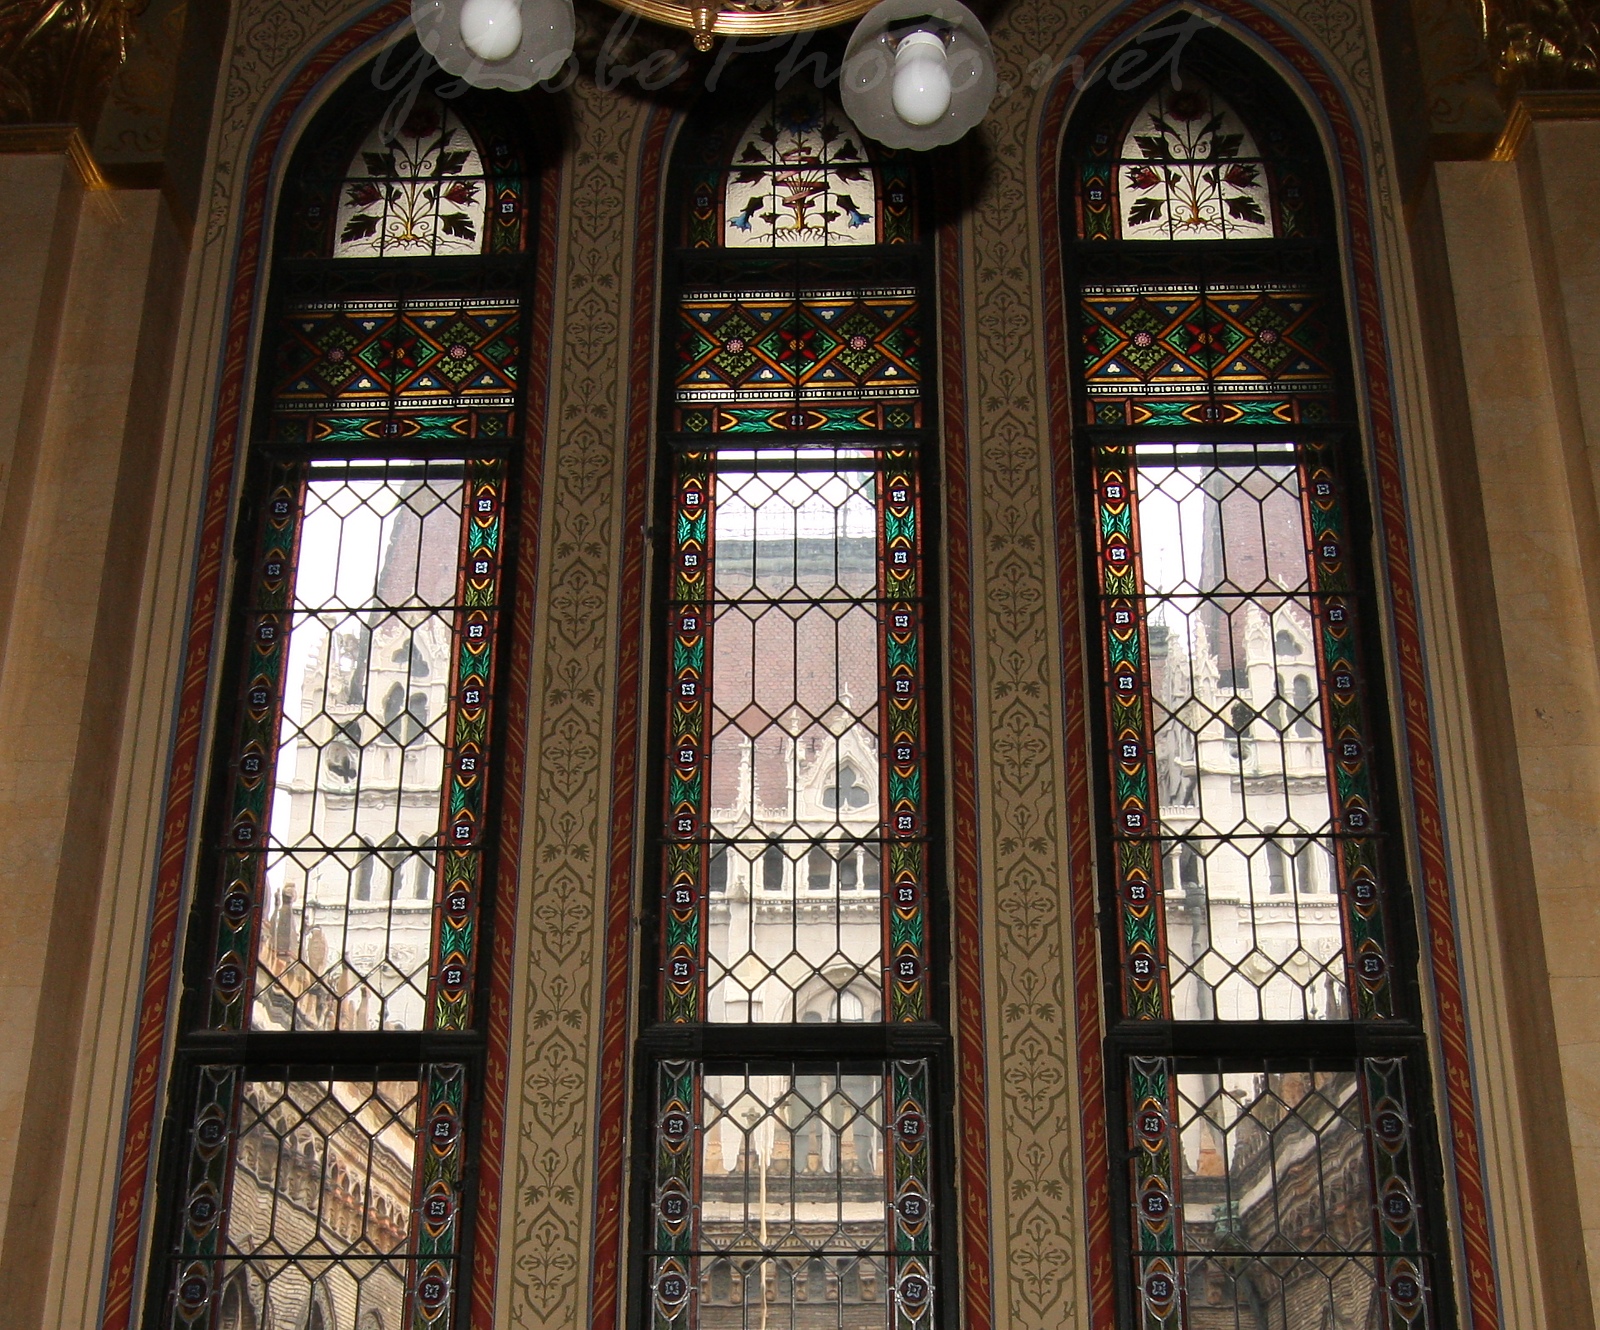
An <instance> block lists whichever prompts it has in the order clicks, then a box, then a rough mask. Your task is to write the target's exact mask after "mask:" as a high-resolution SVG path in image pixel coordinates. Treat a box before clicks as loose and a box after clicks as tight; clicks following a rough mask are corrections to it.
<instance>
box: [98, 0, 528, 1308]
mask: <svg viewBox="0 0 1600 1330" xmlns="http://www.w3.org/2000/svg"><path fill="white" fill-rule="evenodd" d="M410 13H411V5H410V0H394V3H391V4H388V5H385V6H384V7H383V8H381V9H378V10H376V11H374V12H373V13H371V14H368V15H367V16H366V17H364V18H362V19H359V20H357V21H356V22H355V23H353V24H351V25H350V26H349V27H348V28H345V29H344V30H343V31H342V32H340V33H339V34H338V35H337V36H335V37H334V38H332V39H331V40H330V41H329V42H328V43H327V45H325V46H324V47H322V48H321V49H320V50H318V51H317V52H315V53H314V54H313V55H312V56H311V57H310V58H309V59H308V60H307V61H306V63H305V64H304V65H303V66H302V67H301V68H300V70H299V71H298V72H297V73H296V74H295V76H294V77H293V79H291V80H290V82H289V83H288V84H287V86H285V87H284V89H283V90H282V92H280V93H279V95H278V97H277V100H276V101H275V102H274V103H273V105H272V108H271V110H270V111H269V112H268V113H267V116H266V118H265V120H264V121H263V122H262V125H261V128H260V130H259V132H258V134H257V136H256V141H255V146H254V148H253V149H252V150H251V154H250V166H249V170H248V172H247V174H246V176H245V186H244V191H243V193H242V195H241V212H240V229H239V241H238V250H237V253H236V256H235V259H234V267H233V280H232V285H231V288H230V295H229V300H228V319H227V331H226V333H225V337H224V343H223V356H222V365H221V374H220V378H219V382H218V388H217V405H216V415H215V419H214V422H213V425H212V431H211V448H210V452H209V455H208V458H207V467H206V482H205V486H206V488H205V497H204V499H203V502H202V507H201V521H200V535H199V542H198V553H197V558H196V564H195V572H194V580H193V583H192V590H191V595H190V602H191V610H190V618H189V624H188V631H187V636H186V640H185V645H184V657H183V675H182V681H181V683H180V686H179V693H178V710H177V719H176V725H175V728H174V734H173V743H172V757H171V762H170V766H169V768H168V775H167V788H166V799H165V805H164V813H163V818H162V827H161V839H160V849H159V852H158V857H157V867H156V881H155V891H154V898H153V901H152V906H151V914H150V925H149V935H148V938H147V957H146V961H145V970H144V976H143V981H142V986H141V993H140V1000H139V1014H138V1017H137V1022H136V1026H135V1036H134V1049H133V1058H132V1063H131V1067H130V1072H129V1088H128V1104H127V1109H126V1117H125V1122H124V1127H123V1137H122V1150H121V1156H120V1160H119V1164H118V1171H117V1192H116V1204H115V1209H114V1211H113V1214H112V1220H111V1243H110V1247H109V1250H108V1253H107V1266H106V1286H105V1297H104V1302H103V1310H102V1312H101V1319H100V1325H101V1330H128V1327H129V1326H130V1324H131V1322H132V1319H133V1305H134V1299H135V1298H136V1296H137V1295H138V1289H139V1285H140V1280H139V1271H140V1266H141V1261H140V1244H141V1241H142V1236H143V1233H144V1215H145V1207H146V1200H147V1196H148V1192H149V1184H150V1172H151V1167H152V1164H153V1154H154V1151H155V1148H156V1144H157V1121H158V1114H159V1111H160V1107H161V1097H162V1094H163V1092H164V1088H165V1080H166V1071H167V1068H166V1059H165V1045H166V1037H167V1025H168V1019H169V1016H170V1014H171V1011H172V1008H173V1005H174V1003H175V1002H176V1000H177V996H178V993H177V986H178V983H179V980H180V976H179V973H178V969H177V960H178V957H179V955H180V954H181V950H182V923H183V921H182V917H181V915H182V905H183V897H184V891H183V887H184V875H185V866H186V864H187V862H188V859H189V851H190V847H191V841H192V837H193V833H194V829H195V828H196V826H197V825H198V820H199V813H200V799H201V792H200V787H199V775H200V772H201V770H202V769H203V766H204V764H203V762H202V758H201V747H200V744H201V737H202V733H203V730H204V725H205V721H206V719H207V717H206V695H207V686H208V681H209V679H210V675H211V669H212V664H213V654H214V651H215V647H216V630H217V622H218V616H219V609H220V606H221V603H222V597H223V594H224V587H223V569H224V565H225V562H226V557H225V556H226V550H227V537H228V532H229V528H230V523H231V518H232V495H233V486H234V477H235V474H236V472H237V468H238V466H239V464H240V463H241V461H242V459H243V448H242V444H241V431H240V423H241V407H242V403H243V401H244V398H245V390H246V385H247V382H248V378H247V376H248V375H249V373H250V367H251V364H252V363H253V361H254V358H255V351H256V347H255V345H254V344H253V343H252V340H251V336H250V330H251V322H252V318H253V314H254V310H255V306H256V300H257V295H258V286H259V277H260V273H261V270H262V263H263V258H264V253H263V250H264V244H265V229H266V219H267V216H268V210H269V205H270V201H271V197H272V188H271V187H272V183H273V180H272V176H273V170H274V164H275V162H276V160H277V158H278V154H279V151H280V149H281V148H282V147H283V144H284V136H285V134H286V133H287V132H288V130H289V128H290V126H291V125H292V124H293V123H294V121H295V118H296V117H297V116H298V114H299V113H300V111H301V109H302V107H304V106H305V104H306V102H307V100H308V99H309V98H310V97H311V96H312V95H313V94H314V93H315V92H316V91H317V89H318V88H319V87H320V86H321V84H322V83H323V81H324V80H325V79H326V78H327V77H328V76H329V75H330V74H331V73H332V72H333V71H334V70H335V69H337V68H338V66H339V65H340V64H341V63H342V62H343V61H345V60H346V59H348V58H349V57H350V56H351V55H352V54H353V53H355V52H356V51H358V50H360V48H361V47H362V46H364V45H366V44H367V43H369V42H372V41H373V40H375V39H377V38H379V37H381V36H382V35H383V34H384V33H385V32H386V31H388V30H389V29H391V28H392V27H394V26H395V25H396V24H397V23H402V22H405V21H407V20H408V19H409V17H410ZM557 186H558V182H557V180H556V178H555V176H554V174H553V171H552V170H550V169H547V171H546V173H545V178H544V189H545V191H546V198H545V200H544V202H543V205H542V207H541V215H542V217H545V218H548V217H553V216H554V213H553V211H552V208H553V206H554V205H553V200H554V198H555V197H556V195H557V192H558V187H557ZM536 243H539V244H541V245H542V244H543V236H542V235H541V236H539V237H537V238H536ZM539 272H540V278H539V280H540V287H539V290H540V292H541V299H540V300H539V301H537V302H536V305H535V310H534V315H535V318H537V319H542V320H543V326H546V327H547V326H548V322H549V313H548V311H549V304H550V298H551V297H552V296H553V292H551V288H550V281H549V277H550V273H549V270H548V269H547V267H546V260H545V257H544V255H543V254H542V253H541V256H540V268H539ZM535 382H537V383H538V387H539V391H540V392H543V391H544V389H545V387H546V384H545V382H544V375H543V371H542V367H541V368H540V369H539V371H537V372H536V375H535V378H534V380H530V393H529V395H528V397H527V415H528V419H529V425H530V433H529V441H530V450H529V457H528V459H527V460H526V461H525V472H524V474H525V478H526V477H531V478H532V484H531V486H530V487H529V490H528V492H530V493H532V494H533V495H534V498H535V506H534V507H532V508H528V507H525V508H524V509H523V513H524V523H525V525H526V524H527V523H528V521H529V518H530V516H531V517H532V518H534V519H536V517H537V507H536V500H537V486H538V477H539V476H540V475H541V474H542V469H541V466H540V465H539V464H538V460H537V459H536V458H535V457H534V456H533V453H534V452H535V451H536V449H542V445H543V420H544V416H545V406H544V402H543V401H542V400H538V401H536V400H535V398H534V395H533V388H534V384H535ZM535 428H537V429H538V433H539V437H538V439H537V441H535V439H534V435H533V431H534V429H535ZM522 585H527V586H530V587H531V578H528V579H521V580H519V586H522ZM531 619H532V612H531V607H529V606H527V605H526V604H525V601H524V598H523V596H522V594H521V593H520V592H519V597H518V626H517V629H516V635H515V636H514V637H513V643H512V660H511V673H512V677H513V682H514V685H515V687H516V688H519V689H520V690H521V691H520V692H518V693H516V694H515V695H512V696H508V698H507V705H508V706H509V708H510V709H511V714H512V717H513V720H515V718H516V717H517V716H518V715H519V714H520V715H521V716H523V717H526V714H527V696H526V688H527V676H528V671H527V665H526V660H525V658H524V661H523V664H522V668H521V670H520V674H519V671H518V668H517V651H518V645H519V642H520V641H521V639H522V634H523V625H524V624H529V623H531ZM508 728H509V729H510V730H511V734H510V735H509V739H510V742H509V744H508V750H507V775H508V777H509V779H508V781H507V799H506V808H507V817H508V821H507V825H508V826H512V825H513V824H512V823H511V821H510V817H511V814H512V809H513V806H514V805H517V806H520V802H521V798H522V793H521V782H520V773H521V769H522V764H523V753H522V749H523V747H524V746H525V742H526V740H525V738H524V737H523V730H525V728H526V726H525V724H524V725H523V726H522V727H521V728H520V729H519V728H517V727H516V725H515V724H513V725H512V726H510V727H508ZM512 834H513V835H515V834H516V833H515V831H513V833H512ZM515 857H516V856H515V854H514V852H513V853H512V854H510V855H507V856H505V857H504V859H503V860H502V866H501V870H500V890H499V893H498V896H497V900H496V906H495V930H494V934H495V937H494V954H493V958H492V960H491V977H490V997H489V1012H490V1015H489V1033H490V1053H489V1065H490V1068H491V1074H490V1076H489V1077H488V1078H486V1082H485V1085H484V1087H483V1089H482V1094H483V1096H484V1099H483V1118H484V1121H485V1124H486V1129H487V1130H490V1131H493V1132H494V1134H495V1137H496V1139H495V1142H494V1144H493V1146H492V1147H491V1146H490V1143H489V1142H488V1141H487V1140H486V1141H485V1149H484V1151H483V1157H485V1158H489V1157H491V1156H492V1167H493V1169H494V1173H495V1179H496V1181H498V1178H499V1173H500V1169H501V1160H502V1156H503V1142H502V1141H501V1140H500V1139H499V1138H500V1136H502V1135H503V1131H502V1126H503V1123H504V1118H505V1055H506V1028H507V1021H508V1016H507V1013H508V1009H509V998H510V995H509V985H510V947H511V945H512V941H513V933H514V927H513V924H512V921H514V919H515V914H516V894H515V893H516V882H517V877H516V873H515ZM505 859H509V860H510V861H511V867H512V871H511V872H510V875H509V877H507V875H506V865H505ZM497 1013H498V1014H497ZM497 1026H498V1034H497V1033H496V1028H497ZM496 1068H498V1070H496ZM484 1196H485V1198H486V1199H487V1200H488V1204H485V1205H480V1207H479V1221H478V1228H477V1233H478V1244H477V1251H478V1253H479V1259H478V1261H477V1262H476V1266H475V1279H474V1288H475V1292H476V1290H477V1289H478V1288H479V1287H481V1286H483V1284H484V1280H485V1279H487V1286H488V1287H489V1288H490V1290H491V1294H490V1296H491V1298H492V1287H493V1282H494V1261H495V1257H496V1251H495V1246H496V1242H497V1234H498V1222H499V1206H498V1201H499V1197H498V1193H497V1192H496V1193H494V1194H492V1195H491V1193H490V1189H489V1188H488V1187H485V1188H484ZM486 1234H488V1235H489V1236H488V1240H487V1241H486V1240H485V1236H486ZM485 1253H487V1259H488V1268H487V1272H485V1269H484V1263H483V1262H484V1256H485ZM477 1301H478V1299H477V1297H475V1298H474V1303H475V1306H476V1303H477ZM491 1311H492V1307H491ZM482 1323H483V1324H487V1322H482Z"/></svg>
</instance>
